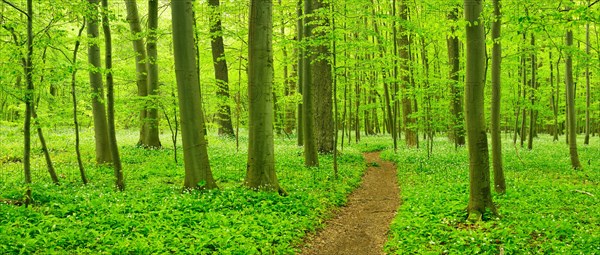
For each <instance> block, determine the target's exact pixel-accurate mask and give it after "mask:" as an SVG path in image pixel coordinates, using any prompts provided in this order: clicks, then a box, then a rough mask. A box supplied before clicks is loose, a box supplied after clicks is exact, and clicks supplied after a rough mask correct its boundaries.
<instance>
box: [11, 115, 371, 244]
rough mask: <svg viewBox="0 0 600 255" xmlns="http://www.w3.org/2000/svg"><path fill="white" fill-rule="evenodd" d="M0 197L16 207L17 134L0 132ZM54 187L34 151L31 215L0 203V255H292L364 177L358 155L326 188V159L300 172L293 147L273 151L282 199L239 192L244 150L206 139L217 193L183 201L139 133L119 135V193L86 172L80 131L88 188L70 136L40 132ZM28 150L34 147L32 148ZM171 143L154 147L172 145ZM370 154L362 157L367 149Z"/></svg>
mask: <svg viewBox="0 0 600 255" xmlns="http://www.w3.org/2000/svg"><path fill="white" fill-rule="evenodd" d="M0 129H1V130H0V134H1V135H0V139H1V142H0V151H1V152H2V153H0V162H2V163H1V164H0V197H1V198H10V199H21V198H22V196H23V194H24V188H23V187H22V183H23V180H22V179H23V177H22V165H21V164H20V163H19V162H12V161H18V158H19V157H21V154H22V133H21V132H20V131H19V128H18V127H7V126H4V127H2V128H0ZM46 131H47V134H48V135H47V140H48V143H49V146H50V147H51V151H52V156H53V160H54V162H55V165H56V167H57V172H58V174H59V175H60V176H61V181H62V184H61V185H60V186H55V185H52V184H51V182H50V179H49V177H48V174H47V173H46V170H45V163H44V161H43V156H42V154H41V151H40V150H39V147H38V146H37V145H34V148H36V149H35V150H34V159H33V162H32V166H33V171H34V174H33V179H34V184H33V186H32V188H33V194H34V198H35V202H36V204H35V205H34V206H32V207H30V208H24V207H16V206H13V205H6V204H2V203H0V215H1V217H0V254H19V253H20V254H31V253H37V254H54V253H56V254H127V253H129V254H148V253H158V254H165V253H190V254H290V253H294V252H295V251H296V250H297V247H298V245H299V244H300V242H301V241H302V238H303V236H305V233H306V232H310V231H314V229H315V228H318V227H319V226H321V223H322V222H323V220H324V219H325V218H326V217H328V216H329V214H330V212H331V209H332V207H333V206H338V205H341V204H343V203H345V201H346V196H347V194H348V193H349V192H351V191H352V190H353V189H354V188H355V187H357V186H358V185H359V183H360V177H361V175H362V173H363V171H364V169H365V164H364V160H363V158H362V156H361V154H360V151H359V149H353V148H346V149H345V151H344V153H343V154H341V156H340V177H341V180H339V181H334V180H333V178H332V174H331V172H332V170H331V169H332V158H331V157H330V156H323V157H321V158H320V159H321V167H320V168H311V169H308V168H305V167H303V157H302V149H301V148H300V147H297V146H296V145H295V140H290V139H279V140H277V141H276V148H275V150H276V161H277V162H276V164H277V172H278V177H279V178H280V181H281V184H282V186H283V187H284V188H285V189H286V190H287V192H288V193H289V196H287V197H281V196H278V195H277V194H270V193H258V192H252V191H248V190H246V189H244V188H241V187H240V186H241V183H242V180H243V178H244V175H245V169H246V156H247V154H246V142H247V140H245V138H242V139H241V140H240V149H239V151H236V149H235V148H236V144H235V140H230V139H223V138H218V137H216V136H210V137H209V154H210V159H211V165H212V169H213V173H214V175H215V178H216V179H217V181H218V184H219V185H220V188H221V189H220V190H216V191H208V192H200V191H198V192H192V193H191V194H182V193H181V188H182V182H183V166H182V163H181V162H182V159H181V155H179V163H178V164H176V163H174V160H173V151H172V150H171V149H168V148H167V149H163V150H150V151H149V150H143V149H140V148H136V147H135V146H134V144H135V143H136V142H137V132H135V131H121V132H120V133H119V134H118V137H119V142H120V146H121V147H120V150H121V156H122V160H123V163H124V166H123V167H124V173H125V178H126V185H127V187H126V191H125V192H116V191H115V189H114V188H113V176H112V170H111V169H110V168H106V167H96V166H94V165H93V164H92V163H91V162H93V151H92V150H93V143H92V137H93V133H92V131H91V130H87V129H85V130H83V134H82V138H83V139H84V140H83V143H82V146H83V147H82V149H83V155H84V161H85V162H86V170H87V173H88V177H89V179H90V181H91V183H90V184H89V185H87V186H83V185H82V184H81V181H80V179H79V175H78V170H77V163H76V158H75V153H74V148H73V144H74V142H73V133H72V131H71V130H62V129H61V130H49V129H47V130H46ZM34 140H35V139H34ZM169 141H170V138H169V134H164V136H163V137H162V142H163V144H164V145H165V146H167V147H168V146H169V145H170V142H169ZM365 148H367V149H368V147H365Z"/></svg>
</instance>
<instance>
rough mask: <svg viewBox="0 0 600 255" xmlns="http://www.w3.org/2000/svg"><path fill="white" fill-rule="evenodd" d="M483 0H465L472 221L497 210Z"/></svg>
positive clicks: (466, 108)
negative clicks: (487, 108)
mask: <svg viewBox="0 0 600 255" xmlns="http://www.w3.org/2000/svg"><path fill="white" fill-rule="evenodd" d="M482 2H483V1H481V0H464V8H465V10H464V13H465V20H466V21H467V25H466V34H467V40H466V54H467V56H466V76H465V101H466V107H465V110H466V120H467V138H468V142H467V147H468V149H469V177H470V181H469V184H470V185H469V186H470V189H469V190H470V192H469V206H468V208H467V210H468V213H469V217H468V219H469V221H481V220H482V216H483V213H484V212H485V211H486V209H487V208H490V209H491V210H492V211H493V212H496V208H495V205H494V203H493V202H492V192H491V189H490V165H489V152H488V142H487V135H486V132H485V131H486V130H485V129H486V125H485V113H484V107H483V105H484V104H483V102H484V81H485V32H484V29H483V19H482V16H481V13H482V11H483V3H482Z"/></svg>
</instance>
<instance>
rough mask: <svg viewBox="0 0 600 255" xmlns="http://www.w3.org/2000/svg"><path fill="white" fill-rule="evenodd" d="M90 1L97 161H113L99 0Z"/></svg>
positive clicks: (91, 77)
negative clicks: (101, 52)
mask: <svg viewBox="0 0 600 255" xmlns="http://www.w3.org/2000/svg"><path fill="white" fill-rule="evenodd" d="M88 1H89V3H90V8H91V9H90V17H88V19H87V21H88V24H87V34H88V38H89V40H88V43H89V45H88V61H89V63H90V65H91V66H92V67H91V69H90V71H89V73H90V85H91V87H92V113H93V117H94V133H95V140H96V163H97V164H107V163H112V154H111V151H110V142H109V140H108V123H107V118H106V108H105V106H104V84H103V82H102V73H101V72H100V70H101V68H102V66H101V64H100V59H101V57H100V47H99V46H98V42H97V40H98V39H97V38H98V34H99V31H98V21H99V18H98V4H99V0H88Z"/></svg>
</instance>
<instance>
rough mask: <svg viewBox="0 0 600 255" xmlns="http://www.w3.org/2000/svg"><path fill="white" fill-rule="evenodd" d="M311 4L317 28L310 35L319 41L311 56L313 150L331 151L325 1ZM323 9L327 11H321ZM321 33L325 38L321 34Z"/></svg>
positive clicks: (331, 82) (328, 51) (328, 56)
mask: <svg viewBox="0 0 600 255" xmlns="http://www.w3.org/2000/svg"><path fill="white" fill-rule="evenodd" d="M311 1H313V5H312V8H311V13H315V11H316V12H317V13H319V15H318V16H317V17H316V19H317V20H319V21H318V23H319V28H318V29H317V31H320V32H317V33H316V34H315V35H314V38H315V39H316V40H318V41H319V42H320V43H319V44H318V45H316V46H315V49H314V52H315V54H314V55H312V57H311V58H310V59H311V63H313V64H312V66H311V79H312V84H311V85H312V87H313V88H314V97H313V101H314V104H313V106H314V109H313V110H314V121H315V122H314V123H315V131H316V138H317V150H318V151H319V152H320V153H326V154H329V153H332V152H333V149H334V148H333V143H334V141H333V140H334V139H333V138H334V134H333V131H334V130H333V129H334V127H333V91H332V89H333V77H332V74H331V70H332V69H331V62H330V59H331V50H330V46H329V44H330V42H329V40H328V39H329V38H327V31H324V30H323V29H326V28H327V27H329V26H330V24H329V18H328V17H327V16H324V14H322V12H324V13H328V11H329V4H328V3H327V2H326V1H324V0H311ZM323 10H327V11H323ZM324 37H325V38H324Z"/></svg>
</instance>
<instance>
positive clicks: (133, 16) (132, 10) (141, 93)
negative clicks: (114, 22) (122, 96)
mask: <svg viewBox="0 0 600 255" xmlns="http://www.w3.org/2000/svg"><path fill="white" fill-rule="evenodd" d="M124 1H125V7H126V8H127V22H128V23H129V29H130V30H131V36H132V37H133V40H132V42H133V50H134V51H135V69H136V84H137V91H138V97H140V98H141V100H143V101H142V109H141V110H140V139H139V141H138V146H142V147H146V146H147V145H146V144H145V141H146V137H145V136H146V134H147V133H148V132H147V131H146V129H147V128H148V123H147V118H148V116H147V114H148V113H147V108H148V102H147V99H148V65H147V63H146V62H147V59H148V58H147V55H146V48H145V47H144V45H145V43H144V37H143V36H142V26H141V25H140V15H139V13H138V8H137V2H136V1H135V0H124Z"/></svg>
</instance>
